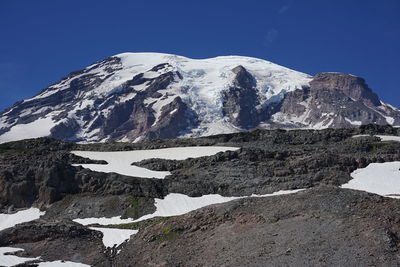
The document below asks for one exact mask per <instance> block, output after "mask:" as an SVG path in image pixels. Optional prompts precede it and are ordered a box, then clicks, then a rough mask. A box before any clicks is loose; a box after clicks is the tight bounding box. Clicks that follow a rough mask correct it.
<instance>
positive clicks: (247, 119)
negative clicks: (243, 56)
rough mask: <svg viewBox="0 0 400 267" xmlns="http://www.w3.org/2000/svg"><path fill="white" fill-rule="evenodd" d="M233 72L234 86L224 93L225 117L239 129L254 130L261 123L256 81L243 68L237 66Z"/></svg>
mask: <svg viewBox="0 0 400 267" xmlns="http://www.w3.org/2000/svg"><path fill="white" fill-rule="evenodd" d="M232 71H233V73H235V75H236V76H235V79H234V81H233V86H232V87H230V88H229V89H228V90H227V91H224V92H223V109H222V112H223V115H224V116H226V117H228V119H229V121H230V122H231V123H232V124H233V125H235V126H237V127H240V128H243V129H251V128H254V127H255V126H257V124H258V123H259V122H260V121H259V114H258V111H257V109H256V107H257V105H259V101H258V95H257V92H256V90H255V86H256V81H255V79H254V77H253V76H251V74H250V73H249V72H248V71H247V70H246V69H245V68H244V67H243V66H237V67H236V68H234V69H233V70H232Z"/></svg>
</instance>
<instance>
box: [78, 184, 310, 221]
mask: <svg viewBox="0 0 400 267" xmlns="http://www.w3.org/2000/svg"><path fill="white" fill-rule="evenodd" d="M302 190H304V189H296V190H281V191H278V192H274V193H271V194H265V195H255V194H253V195H251V196H244V197H223V196H221V195H217V194H215V195H203V196H201V197H189V196H187V195H183V194H177V193H171V194H168V195H167V196H166V197H165V198H164V199H158V198H156V199H155V206H156V211H155V212H154V213H152V214H148V215H144V216H142V217H140V218H138V219H136V220H134V219H131V218H128V219H121V216H115V217H111V218H106V217H102V218H84V219H75V220H74V221H75V222H77V223H80V224H83V225H90V224H100V225H112V224H125V223H132V222H140V221H144V220H148V219H151V218H155V217H170V216H178V215H183V214H186V213H188V212H191V211H193V210H197V209H200V208H203V207H206V206H209V205H213V204H219V203H225V202H229V201H232V200H236V199H241V198H247V197H270V196H277V195H286V194H293V193H297V192H299V191H302Z"/></svg>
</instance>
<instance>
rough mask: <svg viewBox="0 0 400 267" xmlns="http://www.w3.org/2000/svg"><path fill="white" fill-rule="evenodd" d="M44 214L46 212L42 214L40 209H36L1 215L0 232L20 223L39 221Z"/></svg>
mask: <svg viewBox="0 0 400 267" xmlns="http://www.w3.org/2000/svg"><path fill="white" fill-rule="evenodd" d="M44 214H45V212H41V211H40V210H39V209H36V208H30V209H27V210H21V211H18V212H16V213H14V214H0V231H2V230H4V229H6V228H10V227H14V226H15V225H17V224H19V223H24V222H29V221H33V220H36V219H39V217H40V216H42V215H44Z"/></svg>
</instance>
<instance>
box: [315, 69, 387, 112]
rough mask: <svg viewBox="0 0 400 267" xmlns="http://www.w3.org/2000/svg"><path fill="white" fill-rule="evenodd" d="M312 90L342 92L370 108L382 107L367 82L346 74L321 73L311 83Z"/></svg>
mask: <svg viewBox="0 0 400 267" xmlns="http://www.w3.org/2000/svg"><path fill="white" fill-rule="evenodd" d="M310 87H311V90H321V89H328V90H331V91H340V92H342V93H344V94H345V95H346V96H348V97H349V98H351V99H352V100H355V101H361V102H363V103H364V104H366V105H368V106H380V105H381V102H380V100H379V98H378V96H377V95H376V94H375V93H374V92H372V90H371V89H370V88H369V87H368V85H367V84H366V83H365V80H364V79H362V78H360V77H357V76H354V75H351V74H345V73H319V74H317V75H315V76H314V77H313V79H312V81H311V82H310Z"/></svg>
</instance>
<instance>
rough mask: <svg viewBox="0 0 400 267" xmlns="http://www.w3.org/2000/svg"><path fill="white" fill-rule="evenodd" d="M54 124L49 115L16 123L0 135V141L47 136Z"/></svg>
mask: <svg viewBox="0 0 400 267" xmlns="http://www.w3.org/2000/svg"><path fill="white" fill-rule="evenodd" d="M54 125H55V124H54V122H53V120H52V119H51V118H49V117H47V118H41V119H38V120H36V121H33V122H31V123H27V124H18V125H15V126H13V127H12V128H11V129H10V131H8V132H6V133H4V134H3V135H0V143H6V142H11V141H16V140H21V139H28V138H37V137H43V136H49V135H50V129H51V128H52V127H54Z"/></svg>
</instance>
